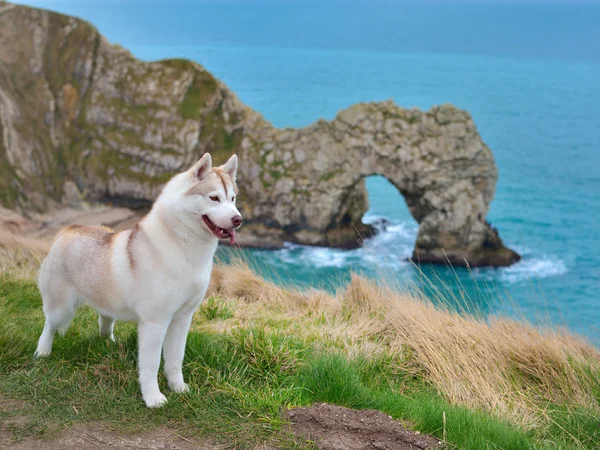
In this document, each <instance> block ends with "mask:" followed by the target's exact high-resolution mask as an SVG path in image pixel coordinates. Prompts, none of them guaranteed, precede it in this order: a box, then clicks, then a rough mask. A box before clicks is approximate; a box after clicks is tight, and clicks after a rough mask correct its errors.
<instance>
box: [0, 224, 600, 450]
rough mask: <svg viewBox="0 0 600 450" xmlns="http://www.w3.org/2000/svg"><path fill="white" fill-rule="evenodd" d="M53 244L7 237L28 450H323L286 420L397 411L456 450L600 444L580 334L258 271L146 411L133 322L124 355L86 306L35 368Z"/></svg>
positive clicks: (240, 271)
mask: <svg viewBox="0 0 600 450" xmlns="http://www.w3.org/2000/svg"><path fill="white" fill-rule="evenodd" d="M46 246H47V243H44V242H40V241H39V240H36V239H30V238H25V237H22V236H15V235H9V234H6V233H5V234H3V235H2V236H0V269H1V270H2V275H1V276H0V314H1V315H2V317H3V321H2V327H1V328H0V396H2V397H5V398H12V399H18V400H20V401H23V402H25V403H24V404H23V405H22V408H21V409H19V408H17V409H13V410H10V411H4V412H0V415H1V418H2V420H3V421H4V422H5V423H8V424H10V425H9V427H10V430H11V432H12V434H13V437H15V438H17V439H18V438H23V437H25V436H28V435H35V436H42V437H46V438H51V437H52V436H53V433H56V431H53V430H60V429H61V427H63V426H66V425H69V426H70V425H71V424H74V423H85V422H89V421H97V420H102V421H105V422H107V423H108V424H110V426H111V427H116V428H117V429H120V430H128V431H139V430H146V429H149V428H152V427H153V426H157V425H160V424H165V423H168V424H169V427H171V428H173V429H177V430H179V432H183V433H184V434H185V435H187V436H190V435H202V436H209V437H211V438H213V439H216V440H222V441H226V442H228V443H235V444H236V445H238V446H241V447H252V446H255V445H257V444H259V443H262V442H268V443H269V444H270V445H276V446H277V447H279V448H314V447H311V444H310V443H307V442H304V441H302V440H299V439H298V438H294V437H293V436H292V435H290V434H289V431H288V428H287V426H286V424H285V421H284V419H283V415H282V408H292V407H295V406H301V405H309V404H311V403H313V402H316V401H322V402H328V403H335V404H340V405H344V406H348V407H352V408H359V409H362V408H372V409H378V410H381V411H384V412H386V413H387V414H389V415H391V416H392V417H394V418H395V419H399V420H403V421H406V422H407V423H408V424H410V427H411V428H413V429H414V430H417V431H419V432H421V433H430V434H432V435H434V436H436V437H437V438H439V439H441V440H444V441H445V442H446V443H447V445H448V447H449V448H462V449H473V450H475V449H477V450H480V449H484V448H503V449H515V450H516V449H519V450H521V449H555V448H560V449H595V448H598V446H599V445H600V429H599V428H598V423H599V422H598V421H599V418H600V381H599V380H600V358H599V356H600V354H599V352H598V350H597V349H596V348H594V347H593V346H591V345H589V344H587V343H585V342H584V341H582V340H580V339H579V338H576V337H575V336H573V335H571V334H569V333H568V332H566V331H561V330H551V329H544V330H541V329H536V328H534V327H532V326H530V325H527V324H525V323H521V322H516V321H513V320H507V319H501V318H489V319H487V320H485V319H483V318H474V317H472V316H467V315H463V314H460V313H457V312H452V311H450V310H449V309H447V308H445V307H444V306H443V305H442V306H438V307H435V306H433V305H432V304H431V303H430V302H428V301H427V300H425V299H423V298H422V297H421V296H420V294H419V293H418V292H414V291H413V292H407V291H405V292H398V291H397V290H391V289H389V288H388V287H385V286H380V285H377V284H375V283H373V282H371V281H368V280H366V279H363V278H361V277H359V276H355V277H354V278H353V279H352V282H351V283H350V285H349V286H347V287H346V288H343V289H340V290H339V291H338V292H337V293H336V294H335V295H332V294H328V293H326V292H323V291H315V290H313V291H299V290H296V289H287V288H284V287H281V286H277V285H274V284H272V283H270V282H267V281H265V280H264V279H262V278H260V277H259V276H257V275H256V274H255V273H253V272H252V270H251V269H250V268H249V267H248V266H246V265H244V264H237V265H233V266H222V265H218V266H217V267H216V269H215V273H214V276H213V279H212V282H211V288H210V295H209V298H208V300H206V301H205V302H204V304H203V306H202V307H201V308H200V310H199V311H198V312H197V314H196V316H195V319H194V323H193V326H192V332H191V334H190V337H189V341H188V349H187V354H186V359H185V368H184V372H185V374H186V376H187V377H188V380H189V382H190V384H191V386H192V391H191V392H190V393H189V394H185V395H179V394H170V400H171V401H170V402H169V403H168V405H167V406H166V407H165V408H163V409H162V410H160V411H154V410H148V409H146V408H144V407H143V404H142V402H141V399H140V398H139V392H138V389H137V385H136V376H137V374H136V332H135V326H134V325H133V324H126V323H118V324H117V326H116V333H115V334H116V338H117V342H116V343H111V342H109V341H106V340H104V339H102V338H100V337H99V336H98V332H97V323H96V322H97V316H96V313H95V312H93V311H92V310H91V309H89V308H87V309H86V308H84V309H83V310H82V311H81V312H80V313H79V315H78V316H77V317H76V319H75V322H74V325H73V327H72V328H71V329H70V330H69V332H68V335H67V336H66V337H65V338H57V340H56V347H55V352H54V353H53V356H51V357H50V358H48V359H46V360H40V361H35V360H34V359H33V358H32V355H33V351H34V349H35V343H36V339H37V337H38V335H39V332H40V331H41V328H42V326H43V315H42V311H41V300H40V298H39V293H38V291H37V288H36V286H35V282H34V281H33V280H32V277H33V276H34V275H35V273H36V271H37V264H38V262H39V260H40V258H41V257H42V255H43V253H44V251H45V248H46ZM163 381H164V380H163ZM23 408H24V409H23ZM123 417H127V421H125V422H124V421H123Z"/></svg>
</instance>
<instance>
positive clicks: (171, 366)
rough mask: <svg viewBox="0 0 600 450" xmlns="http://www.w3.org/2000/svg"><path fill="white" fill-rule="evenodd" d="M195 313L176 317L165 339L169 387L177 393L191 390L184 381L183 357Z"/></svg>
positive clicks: (164, 352)
mask: <svg viewBox="0 0 600 450" xmlns="http://www.w3.org/2000/svg"><path fill="white" fill-rule="evenodd" d="M193 314H194V312H193V311H192V312H186V313H185V314H181V315H179V316H178V317H175V318H174V319H173V321H172V322H171V324H170V325H169V329H168V331H167V336H166V337H165V343H164V345H163V354H164V357H165V373H166V375H167V380H168V381H169V387H170V388H171V389H173V390H174V391H175V392H186V391H187V390H188V389H189V388H188V385H187V384H185V382H184V381H183V373H182V370H181V369H182V366H183V355H184V354H185V342H186V340H187V335H188V331H189V329H190V324H191V323H192V316H193Z"/></svg>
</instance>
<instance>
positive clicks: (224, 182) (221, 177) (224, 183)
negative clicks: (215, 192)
mask: <svg viewBox="0 0 600 450" xmlns="http://www.w3.org/2000/svg"><path fill="white" fill-rule="evenodd" d="M213 172H214V173H216V174H217V176H218V177H219V179H220V180H221V183H222V184H223V190H224V191H225V195H227V182H226V181H225V174H224V173H223V171H222V170H221V169H213Z"/></svg>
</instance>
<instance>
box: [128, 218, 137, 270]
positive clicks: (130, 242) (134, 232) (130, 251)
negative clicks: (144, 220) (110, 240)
mask: <svg viewBox="0 0 600 450" xmlns="http://www.w3.org/2000/svg"><path fill="white" fill-rule="evenodd" d="M139 231H140V224H139V223H138V224H136V225H135V226H134V227H133V228H132V229H131V231H130V232H129V236H128V237H127V245H126V246H125V251H126V252H127V259H128V260H129V267H130V268H131V271H132V272H133V270H135V258H134V257H133V241H134V240H135V238H136V236H137V235H138V233H139Z"/></svg>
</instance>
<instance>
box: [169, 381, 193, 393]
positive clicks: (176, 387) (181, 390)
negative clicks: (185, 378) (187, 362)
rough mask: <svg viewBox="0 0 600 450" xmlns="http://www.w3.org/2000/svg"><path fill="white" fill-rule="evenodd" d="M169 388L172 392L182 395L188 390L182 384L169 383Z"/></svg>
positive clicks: (188, 388) (185, 385) (186, 386)
mask: <svg viewBox="0 0 600 450" xmlns="http://www.w3.org/2000/svg"><path fill="white" fill-rule="evenodd" d="M169 387H170V388H171V390H172V391H173V392H177V393H179V394H183V393H184V392H188V391H189V390H190V387H189V386H188V385H187V384H186V383H184V382H181V383H169Z"/></svg>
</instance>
